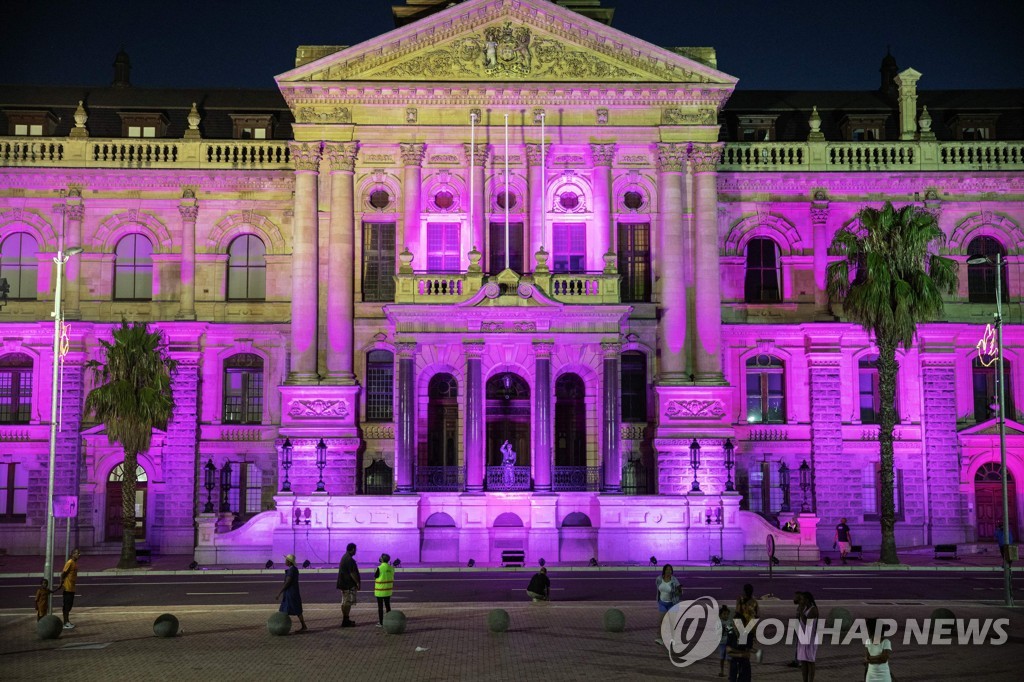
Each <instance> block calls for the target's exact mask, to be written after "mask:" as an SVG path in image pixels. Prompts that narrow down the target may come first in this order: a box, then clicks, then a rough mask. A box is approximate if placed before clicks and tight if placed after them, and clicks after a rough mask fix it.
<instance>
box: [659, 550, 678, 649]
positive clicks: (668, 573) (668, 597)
mask: <svg viewBox="0 0 1024 682" xmlns="http://www.w3.org/2000/svg"><path fill="white" fill-rule="evenodd" d="M672 573H673V571H672V564H665V565H664V566H662V567H661V575H659V576H658V577H657V578H656V579H655V581H654V584H655V586H656V587H657V588H658V592H657V595H658V613H661V614H665V613H668V611H669V609H671V608H672V607H673V606H675V605H676V604H678V603H679V602H681V601H682V600H683V586H682V585H680V584H679V581H678V580H676V577H675V576H674V575H672ZM654 641H655V642H657V643H658V644H664V641H663V640H662V639H661V637H658V638H657V639H656V640H654Z"/></svg>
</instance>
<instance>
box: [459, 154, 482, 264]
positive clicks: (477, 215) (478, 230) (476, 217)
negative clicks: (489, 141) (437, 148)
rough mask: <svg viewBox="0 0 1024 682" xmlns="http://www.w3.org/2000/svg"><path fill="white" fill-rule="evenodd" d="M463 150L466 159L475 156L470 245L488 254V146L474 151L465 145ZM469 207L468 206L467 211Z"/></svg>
mask: <svg viewBox="0 0 1024 682" xmlns="http://www.w3.org/2000/svg"><path fill="white" fill-rule="evenodd" d="M462 147H463V149H465V151H466V159H467V160H468V159H469V155H470V154H472V155H473V214H472V215H471V216H470V220H471V221H472V225H471V238H470V241H471V242H472V243H471V244H470V248H471V249H476V250H477V251H479V252H480V253H484V254H486V253H487V243H486V241H487V238H486V234H487V233H486V228H485V217H486V215H487V207H486V206H484V196H485V195H486V193H485V192H484V175H485V174H484V164H485V163H487V145H486V144H485V143H478V144H477V145H476V149H473V148H472V147H473V145H470V144H463V145H462ZM468 209H469V207H468V206H467V210H468Z"/></svg>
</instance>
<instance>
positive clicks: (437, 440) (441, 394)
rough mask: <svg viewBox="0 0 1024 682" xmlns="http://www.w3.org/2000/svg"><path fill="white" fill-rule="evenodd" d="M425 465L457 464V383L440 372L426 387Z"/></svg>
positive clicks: (450, 376) (453, 378) (451, 377)
mask: <svg viewBox="0 0 1024 682" xmlns="http://www.w3.org/2000/svg"><path fill="white" fill-rule="evenodd" d="M427 400H428V403H427V466H455V465H457V464H458V457H459V455H458V450H457V446H456V443H458V440H459V433H458V431H459V385H458V383H457V382H456V381H455V377H453V376H452V375H451V374H448V373H445V372H442V373H441V374H435V375H434V376H433V377H432V378H431V379H430V385H429V386H428V387H427Z"/></svg>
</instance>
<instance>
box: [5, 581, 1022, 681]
mask: <svg viewBox="0 0 1024 682" xmlns="http://www.w3.org/2000/svg"><path fill="white" fill-rule="evenodd" d="M687 596H689V597H695V596H697V595H687ZM25 601H26V608H23V609H3V610H2V611H0V669H2V677H3V678H4V679H7V680H38V679H44V678H45V679H66V678H69V677H71V676H73V677H75V678H77V679H87V680H114V679H118V680H133V679H139V680H141V679H172V678H173V679H183V678H184V679H207V680H252V679H265V678H267V677H268V676H270V677H280V678H285V679H325V680H327V679H341V678H347V679H351V680H403V681H404V680H451V679H455V680H587V681H588V682H589V681H591V680H594V679H596V678H597V677H598V676H600V677H601V678H602V679H603V678H608V677H610V678H612V679H626V680H658V679H687V680H690V679H694V680H700V679H708V680H710V679H718V677H717V674H718V662H717V660H716V659H714V657H712V658H709V659H707V660H704V661H701V662H699V663H697V664H695V665H693V666H691V667H689V668H686V669H680V668H676V667H674V666H673V665H672V664H671V663H670V661H669V657H668V655H667V653H666V651H665V649H664V648H663V647H660V646H658V645H657V644H656V643H655V642H654V639H655V637H657V633H658V625H659V622H660V620H659V616H658V613H657V609H656V607H655V605H654V602H653V600H652V601H651V603H650V604H647V603H638V602H630V603H625V604H616V603H614V602H604V603H597V602H575V603H572V602H567V603H558V602H553V603H550V604H530V603H524V602H517V603H495V604H472V605H469V604H435V603H415V604H411V603H410V604H403V603H401V601H399V600H396V603H395V607H396V608H399V609H402V610H403V611H404V612H405V613H406V614H407V616H408V618H409V624H408V630H407V631H406V633H405V634H403V635H387V634H385V633H384V632H383V631H381V630H380V629H378V628H376V627H374V622H375V620H376V609H375V605H374V604H373V603H371V602H372V599H370V598H364V601H363V602H362V603H360V604H358V605H357V606H356V607H355V608H354V611H353V617H354V619H355V620H356V621H357V623H358V626H357V627H355V628H346V629H341V628H340V627H338V626H339V624H340V622H341V613H340V609H339V607H338V605H337V604H308V605H306V609H305V610H306V621H307V623H308V624H309V626H310V628H311V629H312V631H311V632H309V633H307V634H303V635H296V634H291V635H288V636H285V637H273V636H271V635H270V634H269V633H268V632H267V629H266V620H267V618H268V617H269V616H270V614H271V613H273V612H274V611H275V610H276V607H275V605H272V604H269V603H268V604H266V605H250V606H243V607H196V606H189V607H179V608H175V607H158V608H150V607H139V608H128V609H126V608H118V607H103V608H98V607H93V608H90V607H86V606H83V607H81V608H78V607H76V609H75V611H74V616H75V617H74V620H75V622H76V623H77V627H76V628H75V629H74V630H70V631H65V632H64V633H63V635H62V636H61V637H60V639H58V640H54V641H44V640H40V639H39V638H38V637H37V636H36V633H35V617H34V615H32V613H31V611H30V609H29V608H28V606H29V604H30V600H29V599H28V597H27V596H26V600H25ZM938 605H939V604H938V603H937V602H936V603H933V604H916V605H898V604H894V603H891V602H890V603H888V604H868V603H862V602H842V603H839V602H833V603H826V602H822V603H821V604H820V606H821V608H822V612H823V613H827V611H828V609H830V608H832V607H834V606H844V607H846V608H848V609H849V610H850V611H851V612H852V613H853V614H854V615H855V616H863V617H871V616H879V617H894V618H899V619H902V618H918V619H923V618H927V617H928V615H929V614H930V613H931V611H932V609H933V608H935V607H936V606H938ZM613 606H614V607H616V608H620V609H621V610H622V611H623V612H624V613H625V614H626V631H625V632H623V633H620V634H613V633H608V632H605V631H604V629H603V625H602V615H603V613H604V612H605V610H606V609H608V608H610V607H613ZM498 607H500V608H505V609H506V610H508V612H509V614H510V616H511V622H512V625H511V629H510V630H509V631H508V632H506V633H503V634H495V633H491V632H489V631H488V629H487V623H486V621H487V612H488V611H489V610H490V609H492V608H498ZM953 608H954V609H955V613H956V616H957V617H958V618H971V617H982V618H984V617H997V618H1004V617H1005V618H1009V619H1010V621H1011V622H1010V628H1009V633H1010V641H1009V642H1007V643H1006V644H1003V645H1001V646H991V645H984V646H965V647H957V646H931V647H925V646H918V645H914V644H911V645H908V646H904V645H903V643H902V641H901V640H902V633H901V634H898V635H897V636H896V639H897V640H900V641H897V642H895V643H894V653H893V658H892V667H893V671H894V673H895V674H896V675H897V676H898V678H899V679H900V680H901V682H903V681H905V680H930V681H931V680H963V679H971V678H977V679H984V680H1017V679H1020V674H1019V673H1020V664H1021V661H1022V660H1024V637H1022V635H1024V610H1019V609H1018V610H1011V609H1005V608H1002V607H999V606H994V605H983V604H976V605H967V604H963V603H960V604H956V605H955V606H953ZM165 612H169V613H174V614H176V615H177V616H178V618H179V619H180V621H181V625H182V629H183V633H182V634H181V635H180V636H179V637H176V638H173V639H159V638H157V637H154V636H153V631H152V623H153V620H154V619H155V618H156V617H157V616H158V615H160V614H161V613H165ZM791 612H792V606H791V605H790V604H789V603H788V602H787V601H763V602H762V614H761V615H762V617H765V616H781V617H788V616H789V615H790V614H791ZM862 655H863V650H862V648H861V647H859V646H855V645H851V646H845V647H844V646H832V645H823V646H822V647H820V648H819V650H818V678H817V679H818V680H824V681H829V680H851V681H852V680H860V679H863V667H862V663H861V660H862ZM791 656H792V648H791V647H787V646H785V645H783V644H779V645H775V646H768V647H766V648H765V660H764V662H763V663H761V664H760V665H757V666H755V668H754V678H755V679H767V680H796V679H799V673H798V672H797V671H796V670H794V669H792V668H788V667H786V666H785V663H786V662H787V661H788V660H790V658H791Z"/></svg>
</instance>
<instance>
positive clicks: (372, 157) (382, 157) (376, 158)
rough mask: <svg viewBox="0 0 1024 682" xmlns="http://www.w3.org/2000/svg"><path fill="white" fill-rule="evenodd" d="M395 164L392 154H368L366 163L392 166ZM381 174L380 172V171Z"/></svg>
mask: <svg viewBox="0 0 1024 682" xmlns="http://www.w3.org/2000/svg"><path fill="white" fill-rule="evenodd" d="M394 162H395V157H394V156H392V155H391V154H367V155H366V163H387V164H391V163H394ZM378 172H380V171H378Z"/></svg>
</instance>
